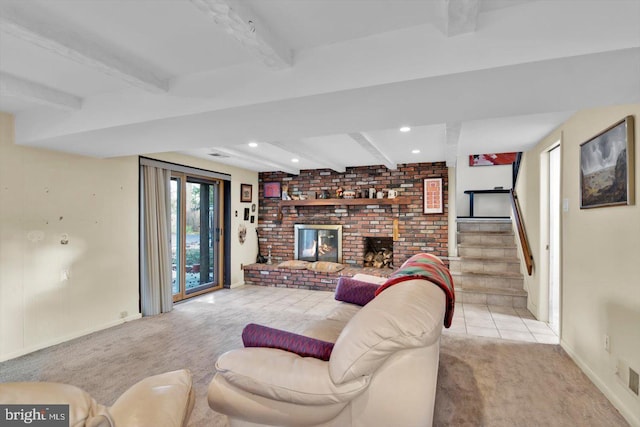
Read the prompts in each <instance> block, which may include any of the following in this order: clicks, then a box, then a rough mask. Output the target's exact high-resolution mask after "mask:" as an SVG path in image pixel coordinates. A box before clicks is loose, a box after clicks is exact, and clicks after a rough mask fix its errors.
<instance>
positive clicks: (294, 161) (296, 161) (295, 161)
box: [291, 158, 300, 163]
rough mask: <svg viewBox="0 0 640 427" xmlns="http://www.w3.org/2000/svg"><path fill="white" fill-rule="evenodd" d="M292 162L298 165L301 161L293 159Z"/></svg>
mask: <svg viewBox="0 0 640 427" xmlns="http://www.w3.org/2000/svg"><path fill="white" fill-rule="evenodd" d="M291 161H292V162H293V163H298V162H299V161H300V159H295V158H293V159H291Z"/></svg>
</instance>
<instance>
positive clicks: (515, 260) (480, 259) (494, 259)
mask: <svg viewBox="0 0 640 427" xmlns="http://www.w3.org/2000/svg"><path fill="white" fill-rule="evenodd" d="M449 261H473V262H488V263H495V262H507V263H509V264H520V258H512V257H502V258H498V257H481V256H459V257H449Z"/></svg>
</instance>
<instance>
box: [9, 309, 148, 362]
mask: <svg viewBox="0 0 640 427" xmlns="http://www.w3.org/2000/svg"><path fill="white" fill-rule="evenodd" d="M141 317H142V314H140V313H136V314H132V315H130V316H127V317H125V318H123V319H117V320H113V321H111V322H107V323H104V324H102V325H100V326H97V327H95V328H89V329H84V330H82V331H78V332H74V333H72V334H68V335H64V336H62V337H58V338H56V339H54V340H51V341H47V342H44V343H42V344H38V345H34V346H31V347H28V348H23V349H21V350H18V351H14V352H12V353H8V354H5V355H2V356H0V362H4V361H6V360H11V359H15V358H16V357H20V356H24V355H25V354H29V353H33V352H34V351H38V350H42V349H43V348H47V347H51V346H54V345H57V344H62V343H63V342H67V341H71V340H73V339H76V338H80V337H83V336H85V335H89V334H92V333H94V332H98V331H102V330H104V329H109V328H112V327H114V326H118V325H121V324H123V323H125V322H130V321H132V320H136V319H140V318H141Z"/></svg>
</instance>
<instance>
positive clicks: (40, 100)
mask: <svg viewBox="0 0 640 427" xmlns="http://www.w3.org/2000/svg"><path fill="white" fill-rule="evenodd" d="M0 96H9V97H12V98H17V99H21V100H25V101H29V102H34V103H37V104H40V105H46V106H50V107H55V108H61V109H64V110H68V111H74V110H79V109H80V107H81V106H82V98H80V97H77V96H75V95H72V94H70V93H67V92H62V91H59V90H57V89H52V88H50V87H48V86H44V85H41V84H39V83H36V82H32V81H30V80H25V79H22V78H20V77H16V76H13V75H11V74H7V73H2V72H0Z"/></svg>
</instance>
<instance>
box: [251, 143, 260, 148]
mask: <svg viewBox="0 0 640 427" xmlns="http://www.w3.org/2000/svg"><path fill="white" fill-rule="evenodd" d="M257 146H258V143H257V142H250V143H249V147H251V148H256V147H257Z"/></svg>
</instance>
